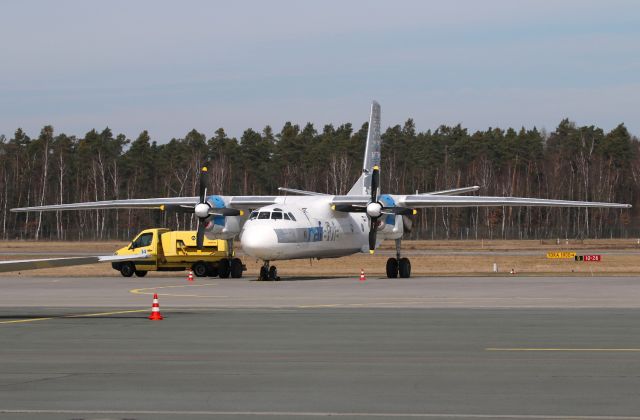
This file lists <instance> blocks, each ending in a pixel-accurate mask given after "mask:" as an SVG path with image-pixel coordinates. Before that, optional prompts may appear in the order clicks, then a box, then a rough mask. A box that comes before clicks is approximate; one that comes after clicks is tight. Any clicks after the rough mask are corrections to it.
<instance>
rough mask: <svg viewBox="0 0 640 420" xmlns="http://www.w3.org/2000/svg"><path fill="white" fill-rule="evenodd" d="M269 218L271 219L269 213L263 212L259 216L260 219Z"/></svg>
mask: <svg viewBox="0 0 640 420" xmlns="http://www.w3.org/2000/svg"><path fill="white" fill-rule="evenodd" d="M268 218H269V212H268V211H261V212H260V214H258V219H268Z"/></svg>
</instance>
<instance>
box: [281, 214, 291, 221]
mask: <svg viewBox="0 0 640 420" xmlns="http://www.w3.org/2000/svg"><path fill="white" fill-rule="evenodd" d="M282 215H283V216H284V220H291V219H290V218H289V215H288V214H287V213H282Z"/></svg>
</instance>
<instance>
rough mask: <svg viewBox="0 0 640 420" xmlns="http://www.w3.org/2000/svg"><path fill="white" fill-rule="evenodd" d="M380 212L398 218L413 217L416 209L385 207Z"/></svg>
mask: <svg viewBox="0 0 640 420" xmlns="http://www.w3.org/2000/svg"><path fill="white" fill-rule="evenodd" d="M382 212H383V213H386V214H399V215H400V216H413V215H414V214H416V213H418V211H417V210H416V209H410V208H408V207H385V208H384V210H383V211H382Z"/></svg>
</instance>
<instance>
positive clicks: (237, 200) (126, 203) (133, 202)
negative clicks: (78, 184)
mask: <svg viewBox="0 0 640 420" xmlns="http://www.w3.org/2000/svg"><path fill="white" fill-rule="evenodd" d="M220 197H221V198H222V199H223V200H224V201H228V203H229V204H228V205H229V206H230V207H231V208H238V209H245V208H256V207H262V206H266V205H269V204H275V203H276V197H277V196H262V195H257V196H220ZM198 202H199V197H164V198H139V199H126V200H106V201H89V202H85V203H69V204H51V205H47V206H33V207H18V208H13V209H11V211H12V212H29V211H59V210H105V209H158V210H164V209H165V208H167V209H168V208H172V207H173V208H175V207H178V206H195V205H196V204H197V203H198Z"/></svg>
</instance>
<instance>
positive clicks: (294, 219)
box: [287, 212, 296, 222]
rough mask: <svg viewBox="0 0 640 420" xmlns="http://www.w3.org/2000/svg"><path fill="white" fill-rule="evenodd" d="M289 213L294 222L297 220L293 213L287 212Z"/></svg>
mask: <svg viewBox="0 0 640 420" xmlns="http://www.w3.org/2000/svg"><path fill="white" fill-rule="evenodd" d="M287 214H288V215H289V217H290V218H291V220H293V221H294V222H295V221H296V218H295V217H293V213H291V212H289V213H287Z"/></svg>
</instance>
